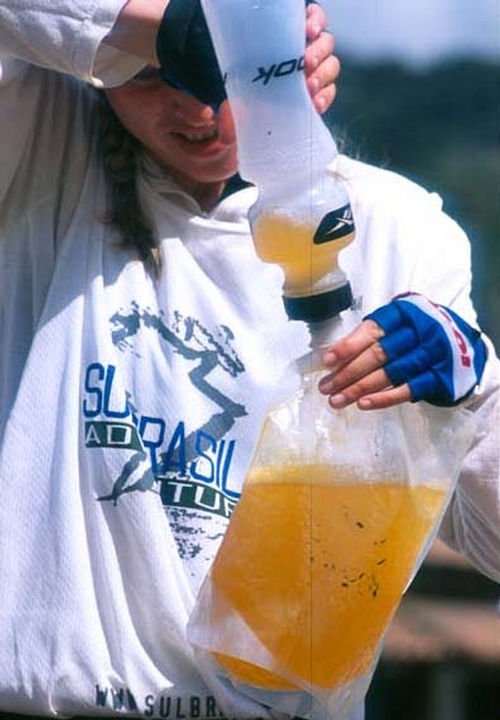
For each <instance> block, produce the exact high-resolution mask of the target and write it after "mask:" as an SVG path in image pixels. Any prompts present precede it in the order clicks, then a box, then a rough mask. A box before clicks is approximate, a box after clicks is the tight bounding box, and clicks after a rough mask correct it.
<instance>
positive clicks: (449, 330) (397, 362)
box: [364, 293, 487, 406]
mask: <svg viewBox="0 0 500 720" xmlns="http://www.w3.org/2000/svg"><path fill="white" fill-rule="evenodd" d="M364 319H365V320H367V319H370V320H374V321H375V322H376V323H377V325H379V326H380V327H381V328H382V329H383V330H384V332H385V335H384V337H383V338H381V339H380V340H379V344H380V346H381V347H382V348H383V349H384V351H385V354H386V355H387V359H388V363H387V365H385V367H384V369H385V372H386V373H387V377H388V378H389V380H390V381H391V383H392V384H393V385H395V386H396V385H403V384H405V383H408V385H409V386H410V390H411V394H412V401H413V402H416V401H417V400H426V401H427V402H429V403H432V404H433V405H440V406H452V405H457V404H458V403H459V402H460V401H461V400H463V399H464V398H465V397H467V395H469V393H471V392H472V390H473V389H474V387H475V386H476V385H477V384H478V383H479V382H480V380H481V377H482V375H483V370H484V366H485V364H486V356H487V351H486V346H485V344H484V341H483V340H482V338H481V335H480V333H479V331H478V330H475V329H474V328H472V327H471V326H470V325H468V324H467V323H466V322H465V321H464V320H462V318H460V317H459V316H458V315H457V314H456V313H454V312H453V311H452V310H450V309H449V308H446V307H444V306H442V305H436V304H435V303H433V302H431V301H430V300H428V299H427V298H425V297H424V296H423V295H418V294H416V293H408V294H406V295H398V296H397V297H396V298H395V299H394V300H392V302H390V303H389V304H388V305H384V306H383V307H381V308H379V309H378V310H375V311H374V312H372V313H370V314H369V315H367V316H366V317H365V318H364Z"/></svg>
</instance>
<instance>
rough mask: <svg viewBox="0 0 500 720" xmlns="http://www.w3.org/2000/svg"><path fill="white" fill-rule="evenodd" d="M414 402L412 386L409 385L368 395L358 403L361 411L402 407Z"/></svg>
mask: <svg viewBox="0 0 500 720" xmlns="http://www.w3.org/2000/svg"><path fill="white" fill-rule="evenodd" d="M411 400H413V397H412V393H411V390H410V386H409V385H408V384H405V385H400V386H399V387H395V388H391V389H390V390H384V391H383V392H379V393H375V394H374V395H366V396H365V397H362V398H360V399H359V401H358V407H359V409H360V410H382V409H383V408H387V407H393V406H394V405H401V404H402V403H405V402H411Z"/></svg>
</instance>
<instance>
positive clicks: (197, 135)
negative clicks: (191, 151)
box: [172, 128, 218, 143]
mask: <svg viewBox="0 0 500 720" xmlns="http://www.w3.org/2000/svg"><path fill="white" fill-rule="evenodd" d="M172 134H173V135H175V136H176V137H178V138H180V139H181V140H187V141H188V142H190V143H203V142H207V140H213V139H214V138H216V137H217V134H218V130H217V128H213V129H212V130H207V131H206V132H192V133H188V132H176V133H172Z"/></svg>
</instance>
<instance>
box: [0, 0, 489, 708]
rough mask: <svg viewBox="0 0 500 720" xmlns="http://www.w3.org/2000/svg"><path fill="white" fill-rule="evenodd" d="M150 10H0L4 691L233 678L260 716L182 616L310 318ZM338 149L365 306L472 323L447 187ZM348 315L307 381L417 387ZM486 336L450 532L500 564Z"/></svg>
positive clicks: (223, 123)
mask: <svg viewBox="0 0 500 720" xmlns="http://www.w3.org/2000/svg"><path fill="white" fill-rule="evenodd" d="M165 6H166V2H165V1H164V0H154V1H153V0H148V1H147V2H146V0H129V2H127V3H125V2H124V1H123V0H105V2H101V3H99V4H98V6H96V5H95V3H92V2H87V1H85V2H80V3H78V7H76V6H75V4H74V3H71V2H69V0H53V1H52V0H51V1H50V2H47V3H45V4H44V5H43V6H38V7H36V8H34V7H33V6H32V3H30V2H28V1H27V0H20V1H19V2H16V3H15V5H14V4H13V3H10V4H9V3H4V4H2V6H1V7H0V43H1V47H2V55H1V81H2V86H1V92H0V112H1V124H2V135H1V140H0V142H1V144H2V167H1V171H0V208H1V209H0V214H1V240H0V288H1V291H0V308H1V312H0V318H1V320H0V322H1V325H0V332H1V346H2V354H1V356H0V377H1V391H0V438H1V444H0V487H1V491H2V502H1V504H0V539H1V545H2V548H3V552H2V557H1V559H0V577H1V578H2V583H1V586H2V609H1V611H0V710H2V711H4V712H9V713H13V712H17V713H28V714H37V715H40V714H45V715H49V714H50V715H66V716H67V715H75V714H76V715H82V714H83V715H93V714H113V713H118V712H119V713H122V714H123V713H125V712H128V713H130V714H132V715H134V714H135V715H143V716H146V717H158V716H161V717H170V718H179V719H180V718H214V717H220V715H221V712H220V709H219V705H218V702H219V698H220V697H223V698H224V699H225V703H226V705H229V706H231V707H233V708H234V709H233V715H234V717H237V718H244V717H248V718H255V717H264V718H271V717H273V712H272V710H270V709H269V708H266V707H264V706H262V705H256V704H255V703H254V702H253V701H252V700H250V699H249V698H247V697H246V696H244V695H242V694H239V693H235V692H234V691H233V690H231V688H229V687H228V685H227V684H225V683H224V681H223V680H221V679H220V678H219V677H218V676H215V675H210V674H207V673H206V672H204V671H203V670H202V668H200V666H199V664H198V663H197V659H196V656H195V654H194V652H193V649H192V648H191V647H190V646H189V644H188V643H187V642H186V637H185V628H186V622H187V618H188V616H189V613H190V610H191V608H192V607H193V603H194V599H195V597H196V594H197V592H198V590H199V588H200V586H201V583H202V581H203V578H204V577H205V575H206V572H207V570H208V568H209V567H210V565H211V563H212V561H213V558H214V556H215V554H216V552H217V549H218V547H219V545H220V542H221V539H222V537H223V535H224V532H225V529H226V527H227V525H228V522H229V518H230V515H231V512H232V510H233V508H234V507H235V505H236V503H237V501H238V498H239V497H240V494H241V488H242V483H243V480H244V477H245V472H246V469H247V468H248V465H249V462H250V459H251V456H252V452H253V448H254V445H255V442H256V438H257V435H258V432H259V429H260V426H261V424H262V421H263V419H264V417H265V414H266V412H267V409H268V407H269V403H270V399H271V398H272V397H273V394H274V391H275V388H276V387H278V386H283V385H286V382H287V378H286V371H287V368H288V367H289V364H290V362H291V361H292V360H293V359H295V358H297V357H299V356H302V355H303V354H304V353H305V352H306V350H307V347H308V342H309V338H308V333H307V330H306V327H305V325H304V324H303V323H299V322H295V323H293V322H288V320H287V318H286V315H285V313H284V310H283V307H282V305H281V302H280V295H281V274H280V271H279V269H278V268H277V267H275V266H273V265H265V264H263V263H261V262H260V260H259V259H258V258H257V256H256V254H255V251H254V248H253V244H252V240H251V236H250V231H249V226H248V221H247V210H248V208H249V206H250V205H251V204H252V202H253V201H254V199H255V189H254V188H252V187H247V186H244V185H242V183H241V182H240V181H239V180H238V179H237V178H236V179H235V177H234V176H235V173H236V170H237V148H236V140H235V135H234V128H233V126H232V121H231V114H230V108H229V105H228V104H227V102H226V104H224V102H222V104H221V106H220V108H219V110H218V111H216V110H215V109H214V108H213V107H211V106H210V105H209V104H207V103H203V102H200V101H199V100H197V99H196V97H194V96H193V95H192V94H191V93H189V92H186V89H185V88H182V87H174V86H173V85H169V84H167V83H165V82H164V81H163V80H162V79H161V78H160V77H159V75H158V72H157V67H158V64H159V63H158V58H157V44H158V43H157V41H158V37H159V36H158V33H159V32H160V30H161V28H162V27H163V28H164V26H165V23H164V17H167V15H166V12H165ZM167 10H168V8H167ZM307 12H308V18H309V21H308V26H307V27H308V38H309V47H308V50H307V51H306V70H307V77H308V84H309V88H310V91H311V93H312V95H313V97H314V101H315V103H316V105H317V107H318V108H319V109H320V110H324V109H325V108H326V107H327V106H328V105H329V104H330V103H331V101H332V100H333V97H334V94H335V86H334V83H333V81H334V79H335V77H336V73H337V60H336V59H335V58H334V57H333V56H332V55H331V52H332V39H331V36H330V35H329V34H326V33H324V32H323V30H324V27H325V18H324V14H323V13H322V12H321V11H320V10H319V9H318V8H317V7H314V6H311V7H310V8H308V10H307ZM174 35H175V31H174ZM180 85H182V83H180ZM96 88H97V91H96ZM335 169H336V170H337V171H338V172H340V173H341V174H342V176H343V177H345V179H346V183H347V187H348V189H349V194H350V198H351V205H352V208H353V212H354V215H355V218H356V226H357V237H356V242H355V243H353V244H352V245H351V246H349V247H348V248H346V249H345V250H344V251H343V255H342V265H343V268H344V270H345V272H346V274H347V276H348V277H349V278H350V281H351V284H352V287H353V290H354V293H355V303H354V305H355V307H356V308H357V312H358V313H359V311H360V309H362V312H363V313H364V314H366V313H368V314H374V313H377V312H378V310H379V309H380V308H387V307H388V306H390V304H391V301H392V298H393V297H394V296H396V295H399V294H401V293H406V292H408V291H412V292H414V293H421V294H422V295H424V296H426V297H427V298H429V299H430V300H432V302H433V303H436V304H438V305H439V306H445V307H446V308H450V309H451V310H452V312H454V313H455V314H456V316H457V317H458V318H459V319H460V322H462V323H463V325H462V326H461V327H464V328H465V327H467V328H470V327H472V328H473V327H475V324H476V318H475V312H474V309H473V307H472V304H471V301H470V296H469V291H470V267H469V246H468V241H467V239H466V237H465V235H464V233H463V232H462V231H461V230H460V229H459V228H458V226H457V225H456V224H455V223H454V222H453V221H452V220H451V219H450V218H449V217H447V215H445V214H444V212H443V211H442V208H441V201H440V199H439V198H438V197H437V196H436V195H435V194H432V193H431V194H429V193H428V192H426V191H425V190H424V189H422V188H420V187H418V186H417V185H415V184H414V183H412V182H410V181H408V180H406V179H404V178H402V177H400V176H397V175H395V174H393V173H391V172H388V171H385V170H381V169H377V168H373V167H370V166H368V165H365V164H363V163H361V162H358V161H354V160H352V159H349V158H347V157H344V156H341V157H339V159H338V160H337V162H336V168H335ZM353 317H357V315H356V314H355V313H354V311H353V312H352V313H351V312H350V311H348V312H346V313H345V330H346V337H345V338H343V339H342V340H340V341H339V342H338V343H336V344H335V345H334V346H333V347H331V348H330V349H329V351H328V352H327V353H326V354H325V365H326V366H327V367H328V368H329V372H328V374H327V376H326V377H325V379H324V380H323V381H322V385H321V389H322V392H324V393H325V395H328V396H329V397H330V398H331V399H330V402H331V403H332V405H333V406H334V407H341V406H345V405H346V404H348V403H351V402H358V403H360V404H361V405H362V404H363V399H364V402H365V403H368V405H366V407H372V408H376V407H378V406H382V405H387V404H395V403H397V402H403V401H407V400H409V399H414V398H413V397H412V394H411V393H412V390H411V386H410V383H407V382H401V383H400V384H399V385H397V386H396V387H392V384H391V383H392V381H391V379H390V377H389V376H388V374H387V367H386V366H387V358H388V356H389V354H390V349H388V348H387V346H386V348H385V349H384V346H383V344H382V339H383V338H382V333H384V337H385V335H387V336H389V335H390V334H391V333H390V332H389V331H387V333H385V331H383V330H381V328H383V327H384V324H385V322H386V319H387V315H386V314H383V317H380V315H373V317H372V318H371V319H370V318H369V319H367V320H364V321H362V322H361V324H360V325H359V326H358V327H356V328H354V329H352V328H353ZM343 322H344V320H343ZM471 337H473V338H474V342H475V343H476V346H475V347H479V345H477V343H478V342H479V341H478V339H477V338H478V335H477V334H476V335H474V334H472V335H471ZM481 343H484V347H485V348H486V349H487V356H488V357H487V361H486V363H485V366H484V369H483V368H482V367H481V372H480V373H479V375H480V377H481V379H480V382H476V381H474V382H473V383H472V385H471V386H470V387H467V388H466V392H465V395H466V398H465V399H464V400H462V398H461V397H460V398H458V399H459V400H462V404H464V405H465V406H466V407H467V408H469V409H470V410H471V411H472V412H474V415H475V417H476V418H477V423H478V430H477V433H476V438H475V442H474V445H473V447H472V448H471V450H470V452H469V453H468V455H467V458H466V460H465V463H464V465H463V468H462V473H461V476H460V479H459V484H458V487H457V491H456V493H455V495H454V497H453V499H452V501H451V504H450V507H449V509H448V511H447V514H446V516H445V518H444V520H443V523H442V526H441V530H440V532H441V536H442V537H443V538H444V539H445V540H446V542H448V543H449V544H450V545H451V546H453V547H455V548H457V549H459V550H460V551H462V552H464V553H465V554H466V555H467V556H468V557H469V558H470V560H471V561H472V562H473V563H474V564H475V565H476V566H477V567H478V568H479V569H480V570H481V571H482V572H485V573H487V574H488V575H490V576H491V577H493V578H495V579H497V580H499V579H500V531H499V527H500V522H499V519H500V494H499V493H500V490H499V488H500V485H499V480H498V469H499V468H498V465H499V463H498V446H497V438H496V434H495V432H493V431H492V428H493V427H495V426H497V424H498V412H499V411H498V407H499V405H498V396H499V380H498V377H499V374H498V361H497V360H496V359H495V356H494V350H493V348H492V346H491V343H489V341H488V339H487V338H484V336H483V337H481ZM481 347H483V345H481ZM373 376H375V377H373ZM452 400H454V398H452ZM370 403H371V405H370Z"/></svg>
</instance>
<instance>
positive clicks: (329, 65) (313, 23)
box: [304, 4, 340, 113]
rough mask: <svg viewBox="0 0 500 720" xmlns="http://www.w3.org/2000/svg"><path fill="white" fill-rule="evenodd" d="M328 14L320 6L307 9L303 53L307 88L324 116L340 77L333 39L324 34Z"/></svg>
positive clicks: (333, 96)
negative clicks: (305, 45) (304, 48)
mask: <svg viewBox="0 0 500 720" xmlns="http://www.w3.org/2000/svg"><path fill="white" fill-rule="evenodd" d="M326 25H327V18H326V14H325V12H324V10H323V8H322V7H320V6H319V5H317V4H312V5H308V6H307V8H306V37H307V43H308V46H307V48H306V51H305V53H304V64H305V72H306V78H307V85H308V88H309V92H310V94H311V98H312V101H313V103H314V106H315V108H316V110H317V111H318V112H320V113H323V112H325V111H326V110H327V109H328V108H329V107H330V105H331V104H332V102H333V100H334V99H335V95H336V93H337V88H336V85H335V82H336V80H337V78H338V76H339V74H340V61H339V59H338V58H337V57H336V56H335V55H333V49H334V46H335V41H334V38H333V35H332V34H331V33H329V32H326V31H325V28H326Z"/></svg>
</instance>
